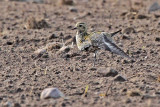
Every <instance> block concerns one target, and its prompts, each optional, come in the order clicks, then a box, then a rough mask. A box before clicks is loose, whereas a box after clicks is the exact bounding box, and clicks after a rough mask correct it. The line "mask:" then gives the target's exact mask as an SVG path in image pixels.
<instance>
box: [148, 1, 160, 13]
mask: <svg viewBox="0 0 160 107" xmlns="http://www.w3.org/2000/svg"><path fill="white" fill-rule="evenodd" d="M159 9H160V6H159V4H158V3H157V2H154V3H153V4H152V5H151V6H150V7H149V9H148V13H150V12H152V11H156V10H159Z"/></svg>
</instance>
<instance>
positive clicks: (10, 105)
mask: <svg viewBox="0 0 160 107" xmlns="http://www.w3.org/2000/svg"><path fill="white" fill-rule="evenodd" d="M12 106H13V105H12V103H11V102H9V101H7V102H5V103H3V104H2V107H12Z"/></svg>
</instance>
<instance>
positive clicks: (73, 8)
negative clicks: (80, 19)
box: [69, 7, 77, 12]
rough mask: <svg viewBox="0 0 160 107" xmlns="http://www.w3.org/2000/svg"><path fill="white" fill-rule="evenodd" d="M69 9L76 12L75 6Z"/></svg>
mask: <svg viewBox="0 0 160 107" xmlns="http://www.w3.org/2000/svg"><path fill="white" fill-rule="evenodd" d="M69 10H70V11H71V12H77V9H76V8H75V7H70V8H69Z"/></svg>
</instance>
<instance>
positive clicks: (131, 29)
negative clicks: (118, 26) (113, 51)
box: [123, 27, 136, 34]
mask: <svg viewBox="0 0 160 107" xmlns="http://www.w3.org/2000/svg"><path fill="white" fill-rule="evenodd" d="M135 32H136V31H135V29H134V28H133V27H127V28H126V29H124V30H123V33H126V34H130V33H135Z"/></svg>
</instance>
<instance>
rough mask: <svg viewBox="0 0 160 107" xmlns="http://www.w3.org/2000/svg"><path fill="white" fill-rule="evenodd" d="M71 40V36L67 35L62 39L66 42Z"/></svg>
mask: <svg viewBox="0 0 160 107" xmlns="http://www.w3.org/2000/svg"><path fill="white" fill-rule="evenodd" d="M71 38H72V36H71V35H68V36H65V37H64V38H63V39H64V40H68V39H71Z"/></svg>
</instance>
